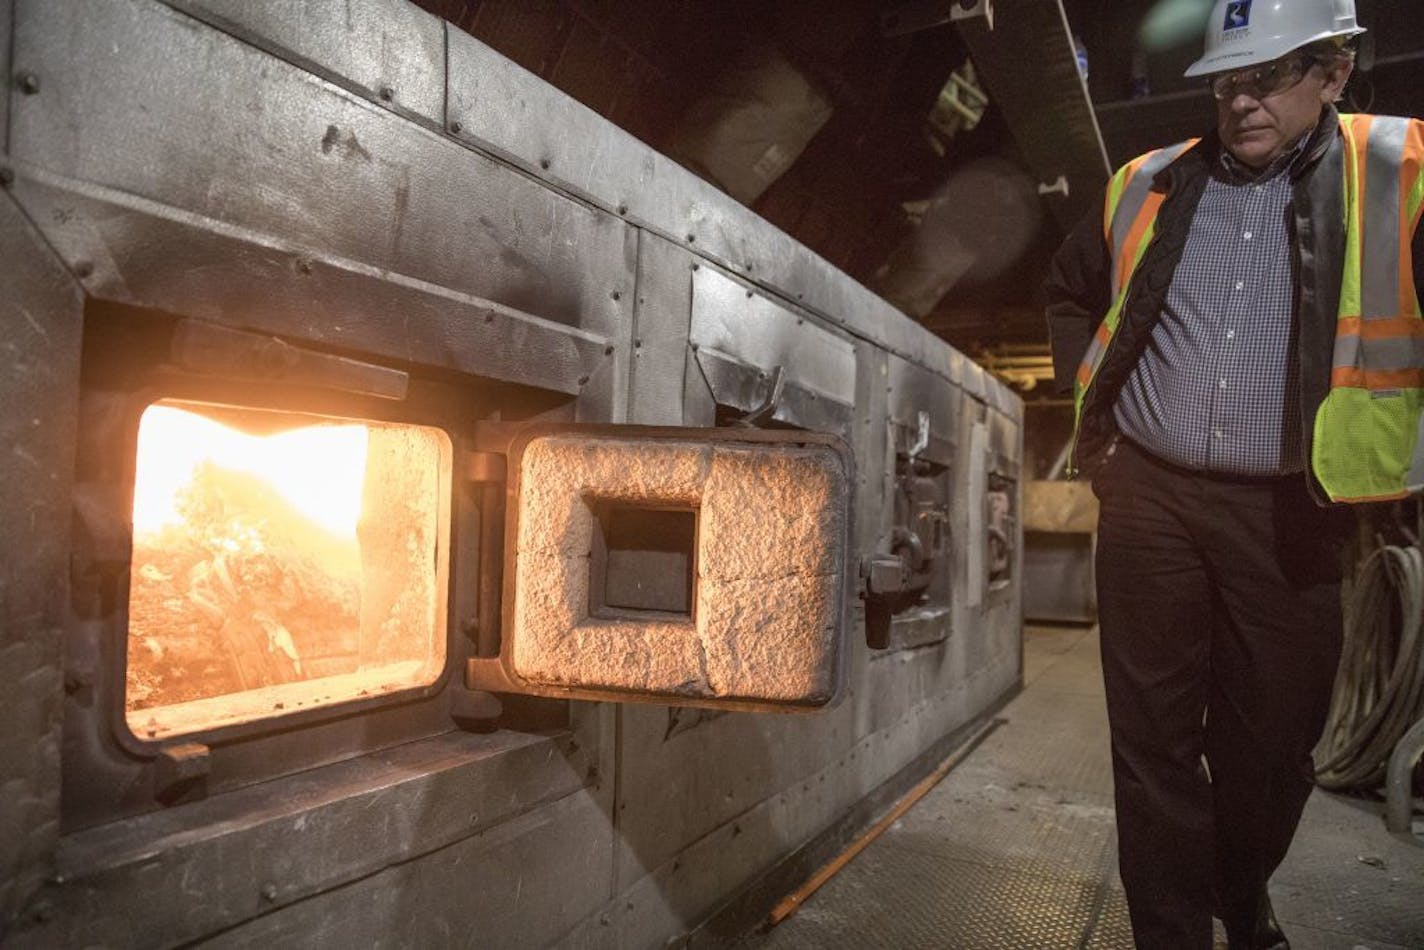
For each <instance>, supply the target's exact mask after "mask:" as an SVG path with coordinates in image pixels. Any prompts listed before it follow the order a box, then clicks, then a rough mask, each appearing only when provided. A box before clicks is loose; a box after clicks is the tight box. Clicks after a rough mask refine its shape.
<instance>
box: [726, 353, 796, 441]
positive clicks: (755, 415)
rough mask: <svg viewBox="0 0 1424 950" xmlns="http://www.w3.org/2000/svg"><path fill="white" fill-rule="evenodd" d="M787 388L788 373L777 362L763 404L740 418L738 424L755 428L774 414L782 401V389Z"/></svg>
mask: <svg viewBox="0 0 1424 950" xmlns="http://www.w3.org/2000/svg"><path fill="white" fill-rule="evenodd" d="M785 388H786V374H785V373H784V372H783V371H782V367H781V365H780V364H777V366H776V367H775V368H774V369H772V371H771V389H770V390H769V391H768V392H767V394H766V398H765V399H764V400H762V403H761V405H759V406H757V407H756V408H755V409H753V410H752V411H751V412H749V413H747V414H746V415H744V416H742V417H741V418H740V419H738V420H737V421H736V425H738V426H741V427H743V428H746V429H755V428H757V427H758V426H760V425H761V424H762V423H763V422H766V421H767V420H768V419H770V418H771V417H772V416H774V415H775V414H776V407H777V404H778V403H780V402H781V393H782V390H783V389H785Z"/></svg>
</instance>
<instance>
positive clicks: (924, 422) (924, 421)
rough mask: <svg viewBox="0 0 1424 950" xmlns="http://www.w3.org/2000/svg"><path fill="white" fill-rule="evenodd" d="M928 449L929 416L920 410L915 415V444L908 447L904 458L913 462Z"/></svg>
mask: <svg viewBox="0 0 1424 950" xmlns="http://www.w3.org/2000/svg"><path fill="white" fill-rule="evenodd" d="M929 447H930V414H929V413H928V412H925V411H924V410H923V409H921V410H920V411H919V412H917V413H915V444H914V445H912V446H910V451H908V452H906V453H905V454H906V456H907V457H908V458H909V459H910V461H911V462H913V461H914V460H915V459H917V458H919V457H920V453H921V452H923V451H924V450H925V449H927V448H929Z"/></svg>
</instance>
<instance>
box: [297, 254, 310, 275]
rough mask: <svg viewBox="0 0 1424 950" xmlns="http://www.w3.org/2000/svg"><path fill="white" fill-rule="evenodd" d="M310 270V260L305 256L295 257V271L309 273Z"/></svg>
mask: <svg viewBox="0 0 1424 950" xmlns="http://www.w3.org/2000/svg"><path fill="white" fill-rule="evenodd" d="M311 272H312V262H311V261H309V260H307V259H306V258H305V257H299V258H297V273H299V274H310V273H311Z"/></svg>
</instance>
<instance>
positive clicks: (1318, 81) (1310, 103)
mask: <svg viewBox="0 0 1424 950" xmlns="http://www.w3.org/2000/svg"><path fill="white" fill-rule="evenodd" d="M1351 68H1352V64H1351V63H1350V61H1349V60H1348V59H1346V58H1344V57H1333V58H1331V59H1329V60H1327V61H1325V62H1321V61H1320V60H1317V59H1313V58H1311V57H1309V56H1308V55H1306V54H1303V53H1290V54H1288V55H1286V56H1283V57H1281V58H1280V59H1278V60H1275V61H1273V62H1270V63H1265V64H1262V65H1260V66H1253V67H1250V68H1249V69H1241V70H1236V71H1233V72H1230V73H1223V74H1218V75H1217V76H1214V77H1213V78H1212V90H1213V92H1214V93H1215V94H1216V96H1217V101H1216V127H1217V132H1218V133H1220V135H1221V141H1222V144H1224V145H1225V146H1226V147H1227V148H1228V149H1230V151H1231V154H1232V155H1234V156H1236V158H1237V160H1239V161H1240V162H1242V163H1243V164H1245V165H1247V166H1249V167H1251V168H1264V167H1265V166H1266V165H1268V164H1270V162H1271V161H1272V160H1273V159H1275V158H1276V156H1278V155H1280V154H1281V153H1282V152H1284V151H1286V150H1287V149H1288V148H1290V147H1291V146H1292V145H1293V144H1294V143H1295V141H1296V140H1297V139H1299V138H1300V136H1301V135H1302V134H1303V133H1304V132H1305V131H1306V130H1308V129H1309V128H1310V127H1311V126H1313V125H1314V124H1315V121H1316V119H1318V118H1319V117H1320V107H1321V106H1323V105H1325V104H1326V103H1328V102H1334V101H1335V99H1336V98H1337V97H1338V96H1339V95H1340V91H1341V90H1342V89H1344V88H1345V80H1347V79H1349V78H1350V70H1351Z"/></svg>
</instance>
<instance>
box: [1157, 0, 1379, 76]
mask: <svg viewBox="0 0 1424 950" xmlns="http://www.w3.org/2000/svg"><path fill="white" fill-rule="evenodd" d="M1363 32H1365V31H1364V30H1363V29H1361V28H1360V27H1359V26H1357V25H1356V23H1355V0H1216V3H1215V4H1213V5H1212V8H1211V18H1210V19H1209V20H1207V23H1206V51H1205V53H1204V54H1203V56H1202V58H1201V59H1199V60H1197V61H1196V62H1195V63H1192V65H1191V66H1189V67H1188V68H1187V71H1186V72H1185V73H1183V75H1185V76H1205V75H1206V74H1208V73H1218V72H1223V71H1225V70H1228V69H1240V68H1242V67H1245V66H1255V65H1257V64H1259V63H1269V62H1270V61H1271V60H1273V59H1277V58H1279V57H1281V56H1284V55H1285V54H1286V53H1289V52H1290V51H1291V50H1294V49H1300V48H1301V47H1302V46H1306V45H1308V44H1310V43H1314V42H1316V41H1318V40H1329V39H1337V38H1338V39H1347V38H1349V37H1351V36H1358V35H1360V34H1361V33H1363Z"/></svg>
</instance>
